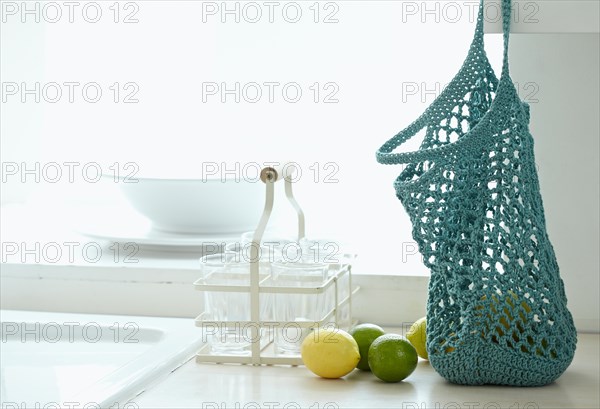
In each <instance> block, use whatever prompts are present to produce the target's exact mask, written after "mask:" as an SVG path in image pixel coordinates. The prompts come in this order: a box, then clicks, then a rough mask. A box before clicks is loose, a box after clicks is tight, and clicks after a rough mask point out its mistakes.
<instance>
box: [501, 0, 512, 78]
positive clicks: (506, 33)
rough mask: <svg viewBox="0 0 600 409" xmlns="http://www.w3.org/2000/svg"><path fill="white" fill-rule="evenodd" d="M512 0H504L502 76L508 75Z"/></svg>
mask: <svg viewBox="0 0 600 409" xmlns="http://www.w3.org/2000/svg"><path fill="white" fill-rule="evenodd" d="M511 3H512V2H511V0H502V38H503V39H504V50H503V56H502V76H503V77H504V76H508V38H509V37H510V19H511V17H512V4H511Z"/></svg>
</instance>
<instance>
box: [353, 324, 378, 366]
mask: <svg viewBox="0 0 600 409" xmlns="http://www.w3.org/2000/svg"><path fill="white" fill-rule="evenodd" d="M383 334H385V332H384V331H383V329H382V328H381V327H380V326H378V325H375V324H359V325H357V326H355V327H354V328H352V329H351V330H350V335H352V336H353V337H354V339H355V340H356V343H357V344H358V350H359V351H360V361H358V365H356V367H357V368H358V369H361V370H363V371H370V370H371V369H370V368H369V347H370V346H371V344H372V343H373V341H375V340H376V339H377V338H379V337H380V336H382V335H383Z"/></svg>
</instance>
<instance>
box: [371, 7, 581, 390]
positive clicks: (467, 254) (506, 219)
mask: <svg viewBox="0 0 600 409" xmlns="http://www.w3.org/2000/svg"><path fill="white" fill-rule="evenodd" d="M502 14H503V32H504V60H503V64H502V74H501V76H500V79H499V80H498V79H497V77H496V76H495V74H494V71H493V70H492V68H491V66H490V64H489V61H488V59H487V56H486V53H485V51H484V47H483V2H481V3H480V7H479V14H478V19H477V28H476V31H475V36H474V39H473V42H472V43H471V47H470V50H469V53H468V55H467V58H466V61H465V62H464V64H463V66H462V67H461V69H460V71H459V72H458V74H457V75H456V76H455V77H454V78H453V80H452V81H451V82H450V84H449V85H448V86H447V87H446V88H445V89H444V90H443V92H442V93H441V94H440V95H439V97H438V98H437V99H436V100H435V101H434V102H433V103H432V104H431V106H429V108H428V109H427V110H426V111H425V112H424V113H423V115H422V116H421V117H420V118H418V119H417V120H416V121H415V122H414V123H412V124H411V125H409V126H408V127H407V128H406V129H404V130H403V131H401V132H400V133H398V134H397V135H396V136H394V137H393V138H392V139H390V140H389V141H388V142H386V143H385V144H384V145H383V146H382V147H381V148H380V149H379V151H378V152H377V160H378V161H379V162H380V163H383V164H404V165H405V167H404V169H403V170H402V172H401V173H400V175H399V176H398V178H397V179H396V181H395V183H394V187H395V189H396V194H397V196H398V198H399V199H400V201H401V202H402V204H403V205H404V208H405V209H406V211H407V212H408V214H409V216H410V219H411V221H412V224H413V231H412V233H413V237H414V239H415V241H416V242H417V243H418V245H419V250H420V252H421V253H422V255H423V260H424V263H425V264H426V266H427V267H428V268H429V269H430V271H431V278H430V281H429V296H428V300H427V351H428V353H429V360H430V362H431V365H432V366H433V367H434V368H435V370H436V371H437V372H438V373H439V374H441V375H442V376H443V377H444V378H446V379H448V380H449V381H451V382H454V383H459V384H469V385H478V384H499V385H522V386H534V385H545V384H548V383H550V382H552V381H554V380H555V379H556V378H558V377H559V376H560V375H561V374H562V373H563V372H564V371H565V370H566V368H567V367H568V366H569V364H570V363H571V361H572V359H573V355H574V352H575V345H576V342H577V335H576V331H575V328H574V325H573V319H572V317H571V314H570V312H569V310H568V309H567V305H566V304H567V300H566V296H565V291H564V286H563V281H562V280H561V278H560V276H559V270H558V265H557V262H556V256H555V254H554V250H553V248H552V245H551V243H550V241H549V239H548V234H547V232H546V222H545V217H544V210H543V205H542V198H541V195H540V188H539V183H538V176H537V172H536V168H535V161H534V154H533V138H532V136H531V134H530V133H529V107H528V105H527V104H525V103H523V102H521V100H520V99H519V97H518V95H517V91H516V89H515V86H514V84H513V82H512V80H511V78H510V75H509V68H508V37H509V24H510V15H511V4H510V0H503V1H502ZM415 135H423V142H422V143H421V145H420V148H419V149H418V150H416V151H412V152H400V153H395V152H394V150H395V149H396V148H397V147H398V146H400V145H401V144H403V143H404V142H405V141H407V140H408V139H410V138H412V137H413V136H415Z"/></svg>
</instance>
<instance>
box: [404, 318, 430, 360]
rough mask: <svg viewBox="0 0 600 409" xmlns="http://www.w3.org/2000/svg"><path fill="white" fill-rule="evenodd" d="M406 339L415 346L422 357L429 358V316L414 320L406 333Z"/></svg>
mask: <svg viewBox="0 0 600 409" xmlns="http://www.w3.org/2000/svg"><path fill="white" fill-rule="evenodd" d="M406 339H408V341H409V342H410V343H411V344H412V346H413V347H415V349H416V350H417V354H418V355H419V356H420V357H421V358H423V359H428V355H427V348H426V347H425V344H426V341H427V317H423V318H421V319H418V320H416V321H415V322H414V324H413V325H412V326H411V327H410V329H409V330H408V332H407V333H406Z"/></svg>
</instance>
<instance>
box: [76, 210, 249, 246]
mask: <svg viewBox="0 0 600 409" xmlns="http://www.w3.org/2000/svg"><path fill="white" fill-rule="evenodd" d="M110 214H111V215H110V216H109V217H107V214H106V213H104V214H103V216H102V217H98V214H97V213H96V214H95V217H93V218H91V217H80V218H78V221H77V222H76V223H74V226H73V229H74V230H75V231H76V232H78V233H79V234H82V235H84V236H87V237H90V238H93V239H96V240H104V241H110V242H119V243H123V244H124V243H130V242H132V243H135V244H137V245H139V246H140V248H143V249H146V250H160V251H186V252H187V251H190V252H202V253H204V251H205V250H208V251H209V252H214V250H212V249H211V248H212V246H222V247H224V245H225V244H226V243H229V242H233V241H236V240H240V234H241V232H240V234H205V235H203V234H177V233H169V232H164V231H160V230H156V229H154V228H152V223H151V222H150V221H149V220H147V219H145V218H142V217H140V216H138V215H135V214H132V213H129V212H118V213H117V212H111V213H110ZM209 246H211V247H209Z"/></svg>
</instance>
